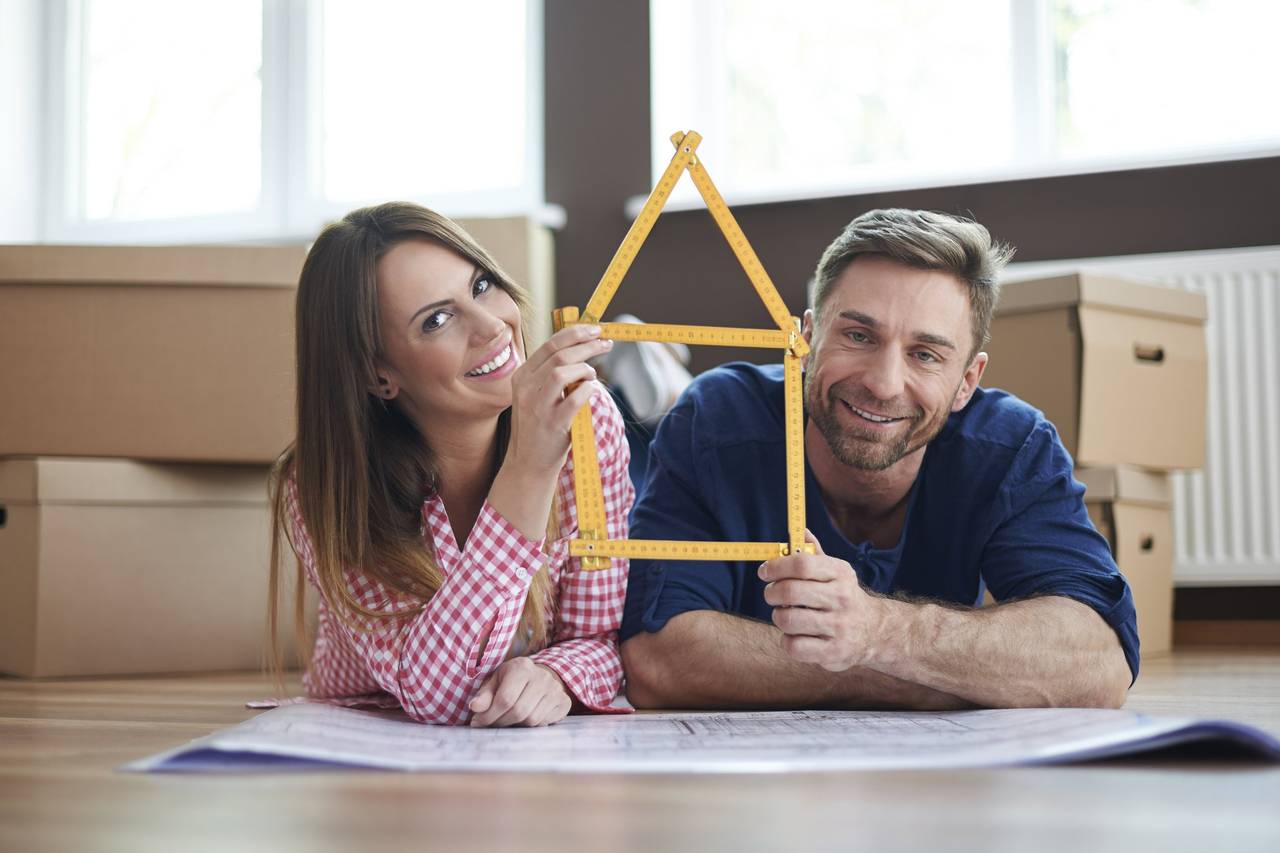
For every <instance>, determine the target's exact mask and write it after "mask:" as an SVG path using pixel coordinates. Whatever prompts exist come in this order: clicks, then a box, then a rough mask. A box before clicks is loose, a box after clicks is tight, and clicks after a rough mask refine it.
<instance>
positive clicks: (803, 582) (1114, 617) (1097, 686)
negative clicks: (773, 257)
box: [621, 210, 1138, 709]
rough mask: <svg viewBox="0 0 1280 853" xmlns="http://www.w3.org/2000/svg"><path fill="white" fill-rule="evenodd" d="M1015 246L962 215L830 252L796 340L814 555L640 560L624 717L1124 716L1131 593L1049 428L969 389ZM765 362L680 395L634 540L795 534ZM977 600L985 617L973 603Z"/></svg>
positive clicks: (1132, 662) (626, 629) (905, 216)
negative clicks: (834, 710)
mask: <svg viewBox="0 0 1280 853" xmlns="http://www.w3.org/2000/svg"><path fill="white" fill-rule="evenodd" d="M1011 254H1012V250H1011V249H1009V248H1008V247H1005V246H1001V245H998V244H995V245H993V244H992V241H991V238H990V235H989V234H988V233H987V230H986V229H985V228H984V227H982V226H981V225H979V224H977V223H975V222H971V221H969V220H965V219H961V218H956V217H952V216H946V215H942V214H936V213H929V212H924V211H907V210H878V211H872V212H870V213H867V214H864V215H862V216H860V217H858V218H857V219H855V220H854V221H853V222H852V223H850V224H849V226H848V227H847V228H846V229H845V230H844V232H843V233H841V234H840V236H839V237H837V238H836V240H835V242H833V243H832V244H831V245H830V246H829V247H828V248H827V250H826V252H825V253H824V254H823V256H822V259H821V261H820V263H819V264H818V269H817V273H816V276H815V286H814V294H813V306H812V308H811V309H810V310H808V311H806V312H805V316H804V325H803V332H804V337H805V339H806V340H807V341H808V342H809V345H810V348H811V350H810V353H809V355H808V356H807V357H806V360H805V365H804V367H805V386H804V387H805V392H804V397H805V408H806V414H807V418H806V423H805V431H804V447H805V457H806V466H805V468H806V470H805V480H806V489H805V492H806V493H805V501H806V513H807V517H806V524H807V527H808V529H809V531H810V536H811V537H812V539H811V541H815V542H816V543H817V544H818V546H819V550H818V553H817V554H813V555H809V554H798V555H795V556H789V557H782V558H778V559H774V560H770V561H768V562H766V563H764V564H762V565H757V564H748V563H741V562H736V563H709V562H671V561H668V562H657V561H652V560H633V561H632V563H631V575H630V585H629V590H628V593H627V604H626V611H625V616H624V618H623V624H622V634H621V636H622V639H623V646H622V656H623V662H624V665H625V667H626V672H627V681H628V688H627V694H628V696H629V698H630V699H631V701H632V703H634V704H635V705H636V706H637V707H679V708H792V707H819V706H821V707H847V708H873V707H896V708H920V709H949V708H962V707H972V706H987V707H1025V706H1105V707H1118V706H1120V705H1121V704H1122V703H1123V702H1124V698H1125V694H1126V691H1127V689H1128V687H1129V685H1130V684H1131V683H1132V679H1133V678H1134V677H1136V673H1137V669H1138V639H1137V631H1136V624H1135V614H1134V608H1133V600H1132V596H1131V595H1130V592H1129V589H1128V585H1127V584H1126V583H1125V581H1124V578H1123V577H1121V575H1120V573H1119V571H1118V570H1117V569H1116V565H1115V563H1114V561H1113V560H1112V558H1111V555H1110V552H1109V550H1108V548H1107V543H1106V541H1105V540H1103V539H1102V537H1101V536H1099V535H1098V534H1097V532H1096V531H1095V530H1094V529H1093V527H1092V525H1091V524H1090V522H1089V518H1088V515H1087V513H1086V511H1085V507H1084V502H1083V493H1084V489H1083V487H1082V486H1081V485H1080V484H1079V483H1078V482H1077V481H1075V480H1074V479H1073V477H1072V475H1071V471H1072V463H1071V458H1070V456H1069V455H1068V454H1067V452H1066V450H1065V449H1064V448H1063V446H1062V443H1061V441H1060V440H1059V438H1058V435H1057V432H1056V431H1055V430H1054V428H1053V426H1052V425H1051V424H1050V423H1048V422H1047V421H1046V420H1045V419H1044V417H1043V416H1042V415H1041V414H1040V413H1039V412H1038V411H1036V410H1035V409H1033V408H1032V407H1030V406H1028V405H1027V404H1025V403H1023V402H1021V401H1019V400H1017V399H1016V398H1014V397H1012V396H1010V395H1008V394H1006V393H1004V392H1001V391H994V390H984V389H982V388H980V387H979V381H980V380H981V378H982V372H983V370H984V369H985V367H986V364H987V355H986V353H984V352H982V351H981V348H982V345H983V344H984V343H985V341H986V340H987V333H988V328H989V326H990V321H991V314H992V311H993V310H994V306H995V302H996V298H997V283H996V278H997V274H998V273H999V271H1000V269H1001V268H1002V267H1003V266H1004V264H1005V263H1006V262H1007V260H1008V258H1009V256H1010V255H1011ZM783 442H784V429H783V380H782V370H781V368H780V367H776V366H773V367H757V366H755V365H748V364H745V363H737V364H730V365H726V366H723V367H720V368H717V369H715V370H712V371H709V372H707V373H705V374H703V375H702V376H700V377H698V379H697V380H696V381H695V382H694V383H693V385H691V386H690V387H689V389H688V390H687V391H686V392H685V394H684V396H683V397H682V398H681V400H680V402H679V403H677V405H676V406H675V408H674V409H673V410H672V411H671V412H670V414H668V416H667V417H666V419H665V420H664V421H663V423H662V425H661V427H660V428H659V430H658V433H657V435H656V436H655V438H654V442H653V445H652V447H651V451H650V453H651V455H650V461H649V470H648V473H647V476H646V481H645V484H644V487H643V490H642V494H641V496H640V498H639V500H638V501H637V504H636V508H635V512H634V515H633V517H632V525H631V533H630V535H631V537H632V538H635V539H687V540H714V541H735V540H737V541H742V540H745V541H777V542H782V541H786V539H787V530H786V507H785V500H784V497H785V485H784V475H785V458H784V450H783ZM984 588H985V589H988V590H990V592H991V593H992V595H993V597H994V598H995V600H996V602H997V603H996V604H994V605H992V606H988V607H976V606H975V605H976V604H977V603H979V602H980V601H981V599H982V594H983V589H984Z"/></svg>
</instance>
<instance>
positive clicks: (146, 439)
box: [0, 246, 305, 463]
mask: <svg viewBox="0 0 1280 853" xmlns="http://www.w3.org/2000/svg"><path fill="white" fill-rule="evenodd" d="M304 256H305V253H304V250H303V248H302V247H301V246H298V247H290V248H282V247H261V246H256V247H232V246H206V247H189V246H183V247H121V246H0V364H2V365H3V369H0V456H19V455H32V456H35V455H50V456H54V455H57V456H62V455H69V456H105V457H131V458H136V459H152V460H183V461H207V462H246V463H268V462H270V461H272V460H273V459H274V458H275V457H276V456H277V455H278V454H279V453H280V452H281V451H282V450H283V449H284V448H285V446H286V445H287V444H288V443H289V441H291V440H292V437H293V417H294V415H293V410H294V391H293V359H294V353H293V323H294V321H293V302H294V293H295V291H296V286H297V281H298V273H299V270H300V269H301V266H302V260H303V258H304Z"/></svg>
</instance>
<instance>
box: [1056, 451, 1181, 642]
mask: <svg viewBox="0 0 1280 853" xmlns="http://www.w3.org/2000/svg"><path fill="white" fill-rule="evenodd" d="M1075 475H1076V479H1078V480H1080V482H1082V483H1084V485H1085V495H1084V500H1085V506H1086V507H1087V508H1088V510H1089V518H1090V519H1091V520H1092V521H1093V525H1094V527H1096V528H1097V529H1098V532H1099V533H1101V534H1102V535H1103V536H1104V537H1106V539H1107V541H1108V542H1110V543H1111V553H1112V554H1114V555H1115V559H1116V564H1117V565H1118V566H1119V567H1120V571H1121V573H1123V574H1124V576H1125V579H1126V580H1127V581H1128V582H1129V587H1130V589H1131V590H1132V591H1133V601H1134V605H1135V607H1136V608H1137V610H1138V638H1139V640H1140V641H1141V643H1142V654H1143V656H1144V657H1146V656H1148V655H1152V654H1158V653H1160V652H1167V651H1169V649H1170V648H1171V646H1172V644H1173V556H1174V543H1173V521H1172V517H1171V512H1170V503H1171V501H1172V490H1171V488H1170V484H1169V479H1168V477H1167V476H1165V475H1164V474H1159V473H1152V472H1149V471H1139V470H1136V469H1132V468H1119V467H1117V468H1077V469H1076V472H1075Z"/></svg>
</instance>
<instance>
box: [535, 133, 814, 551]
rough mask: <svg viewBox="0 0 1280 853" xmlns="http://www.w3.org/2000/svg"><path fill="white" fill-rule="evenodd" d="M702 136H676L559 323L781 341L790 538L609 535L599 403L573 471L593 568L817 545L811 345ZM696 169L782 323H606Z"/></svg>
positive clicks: (709, 340)
mask: <svg viewBox="0 0 1280 853" xmlns="http://www.w3.org/2000/svg"><path fill="white" fill-rule="evenodd" d="M701 141H702V137H701V136H699V135H698V134H697V133H696V132H694V131H689V132H688V133H676V134H673V135H672V137H671V142H672V144H673V145H675V148H676V153H675V156H674V157H672V158H671V163H670V165H668V166H667V170H666V171H665V172H663V173H662V177H661V178H660V179H659V180H658V185H657V186H655V187H654V188H653V192H651V193H650V194H649V198H648V200H647V201H646V202H645V204H644V208H643V209H642V210H641V211H640V215H639V216H638V217H636V220H635V222H633V223H632V224H631V229H630V230H629V231H628V232H627V236H626V237H625V238H624V239H623V241H622V245H621V246H619V247H618V251H617V252H616V253H615V254H614V256H613V260H612V261H610V262H609V266H608V268H607V269H606V270H605V272H604V276H603V277H602V278H601V279H600V283H599V284H598V285H596V289H595V292H594V293H592V294H591V299H590V300H589V301H588V302H587V307H586V308H585V309H583V310H582V311H581V312H579V311H578V309H577V308H576V307H569V308H558V309H556V311H555V317H554V321H555V328H556V329H557V330H559V329H562V328H564V327H565V326H570V325H573V324H575V323H590V324H593V325H598V326H600V327H601V330H602V332H601V337H603V338H612V339H614V340H627V341H677V342H680V343H684V344H691V345H694V346H738V347H762V348H765V349H776V350H780V351H781V353H782V360H783V366H784V376H785V393H786V449H787V478H786V501H787V536H788V539H789V541H787V542H705V541H696V542H677V541H668V540H655V539H609V538H607V537H608V533H607V529H606V527H605V511H604V490H603V488H602V486H601V483H600V466H599V462H598V460H597V458H596V440H595V434H594V430H593V428H592V425H591V407H590V406H583V407H582V408H581V409H580V410H579V411H578V413H577V414H576V415H575V416H574V420H573V430H572V432H573V460H574V465H573V478H574V488H575V491H576V493H577V501H576V505H577V511H578V534H579V538H577V539H572V540H570V541H569V553H570V554H571V555H574V556H577V557H581V558H582V567H583V568H584V569H603V568H608V566H609V565H610V558H611V557H627V558H633V557H647V558H650V559H666V560H759V561H761V562H763V561H765V560H769V559H772V558H774V557H780V556H784V555H787V554H795V553H798V552H801V551H804V552H807V553H813V550H814V548H813V546H812V545H810V544H808V543H806V542H805V541H804V435H803V431H804V414H803V406H802V402H801V397H802V395H801V373H800V361H801V359H802V358H803V357H804V356H805V354H806V353H808V351H809V346H808V344H807V343H806V342H805V340H804V338H803V337H801V335H800V321H799V319H797V318H796V317H793V316H791V315H790V314H788V313H787V306H786V305H785V304H784V303H783V301H782V298H781V297H780V296H779V295H778V291H777V289H776V288H775V287H774V286H773V282H772V281H771V280H770V279H769V275H768V273H766V272H765V271H764V267H763V266H761V264H760V259H759V258H757V257H756V253H755V251H754V250H753V249H752V248H751V244H750V243H748V242H747V238H746V236H745V235H744V234H743V233H742V229H741V228H739V227H738V223H737V221H736V220H735V219H734V218H733V214H731V213H730V212H729V207H728V205H727V204H725V201H724V198H722V197H721V195H720V193H719V191H718V190H716V187H715V184H713V183H712V182H711V177H710V176H709V175H708V174H707V171H706V169H704V168H703V166H702V163H701V162H700V161H699V160H698V157H697V153H698V144H699V143H700V142H701ZM685 171H688V173H689V177H690V178H692V179H693V183H694V186H696V187H697V188H698V192H699V193H701V194H702V200H703V201H704V202H706V205H707V210H708V212H710V213H711V216H712V218H714V219H715V221H716V225H718V226H719V228H720V232H721V233H722V234H723V235H724V238H725V240H726V241H727V242H728V243H729V247H730V248H731V249H733V253H734V255H735V256H737V258H738V262H739V263H740V264H741V265H742V269H743V270H744V271H745V272H746V274H747V278H748V279H750V281H751V285H752V286H753V287H754V288H755V290H756V293H757V294H758V295H759V296H760V300H761V301H762V302H763V303H764V307H765V308H766V310H768V312H769V316H770V317H772V318H773V322H774V323H775V324H776V325H777V328H776V329H734V328H725V327H721V326H673V325H666V324H659V323H639V324H637V323H602V322H601V319H602V318H603V316H604V312H605V309H606V308H608V307H609V302H610V300H612V299H613V296H614V294H615V293H617V292H618V286H619V285H620V284H621V283H622V279H623V277H624V276H625V275H626V274H627V270H628V269H629V268H630V267H631V262H632V261H633V260H634V259H635V256H636V253H637V252H639V250H640V247H641V246H643V245H644V241H645V239H646V238H647V237H648V236H649V231H650V230H652V228H653V225H654V223H655V222H656V221H657V219H658V215H659V214H660V213H662V208H663V206H664V205H665V204H666V203H667V198H668V197H669V196H670V195H671V190H672V189H673V188H674V187H675V185H676V182H677V181H679V180H680V176H681V174H683V173H684V172H685Z"/></svg>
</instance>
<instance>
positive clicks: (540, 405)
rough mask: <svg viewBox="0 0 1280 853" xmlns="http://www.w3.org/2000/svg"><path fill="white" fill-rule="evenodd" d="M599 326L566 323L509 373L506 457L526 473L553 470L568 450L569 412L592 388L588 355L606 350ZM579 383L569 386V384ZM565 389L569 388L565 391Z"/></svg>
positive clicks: (609, 343) (592, 370) (585, 399)
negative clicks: (509, 433) (509, 389)
mask: <svg viewBox="0 0 1280 853" xmlns="http://www.w3.org/2000/svg"><path fill="white" fill-rule="evenodd" d="M612 346H613V341H607V340H601V339H600V327H599V326H589V325H588V326H569V327H568V328H565V329H561V330H560V331H558V332H556V333H555V334H554V335H552V336H551V338H550V339H549V340H548V341H547V342H546V343H545V344H543V345H542V346H540V347H538V348H537V349H536V350H534V352H533V355H531V356H529V360H528V361H526V362H525V363H524V364H522V365H520V366H519V367H518V368H516V371H515V373H513V374H512V376H511V440H510V442H509V444H508V446H507V459H508V460H510V461H511V462H513V463H515V464H517V465H519V466H521V467H523V468H525V469H526V470H528V471H529V472H531V473H545V472H555V473H558V472H559V471H560V468H561V467H563V465H564V460H565V456H566V455H567V454H568V452H569V427H570V426H571V425H572V423H573V416H574V414H575V413H576V412H577V411H578V410H579V409H581V408H582V407H583V406H585V405H586V404H587V403H588V402H589V401H590V400H591V395H592V393H594V391H595V387H594V386H593V385H592V384H591V383H592V380H594V379H595V378H596V371H595V368H594V367H592V366H591V365H589V364H587V363H586V362H587V359H590V358H595V357H596V356H598V355H603V354H604V353H606V352H608V351H609V349H610V347H612ZM576 383H581V384H578V385H577V387H576V388H574V389H573V390H572V391H568V389H569V388H570V386H573V385H575V384H576ZM566 392H568V393H566Z"/></svg>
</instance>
